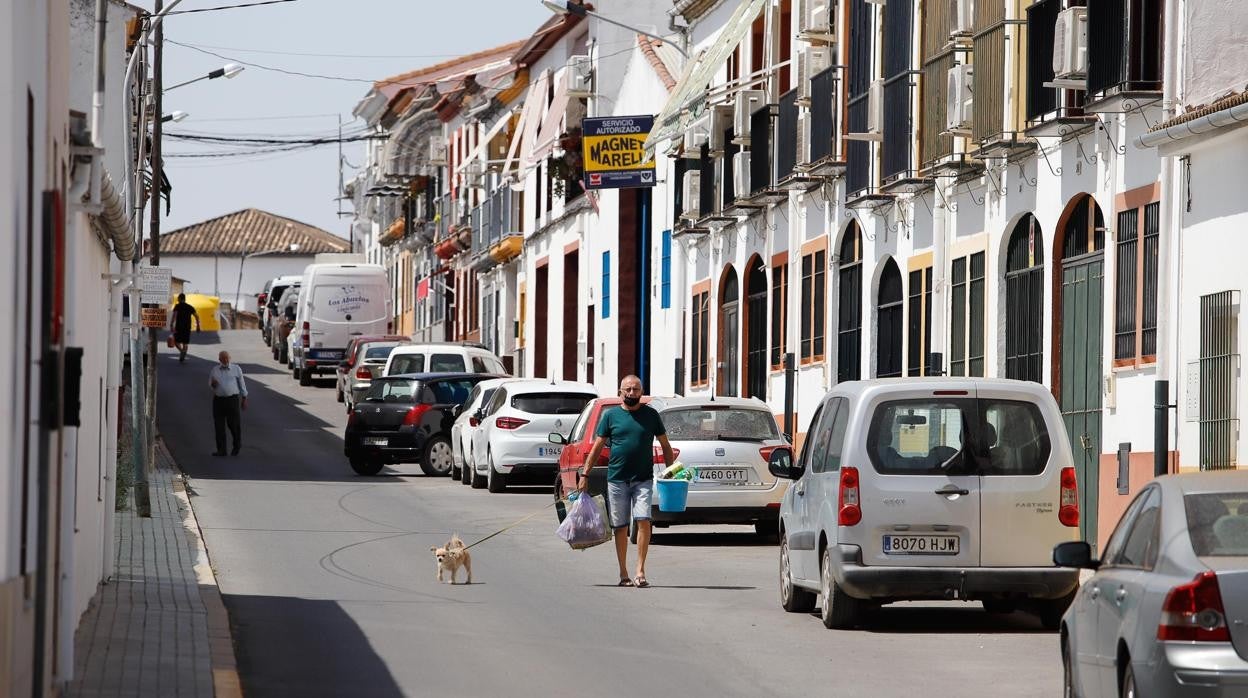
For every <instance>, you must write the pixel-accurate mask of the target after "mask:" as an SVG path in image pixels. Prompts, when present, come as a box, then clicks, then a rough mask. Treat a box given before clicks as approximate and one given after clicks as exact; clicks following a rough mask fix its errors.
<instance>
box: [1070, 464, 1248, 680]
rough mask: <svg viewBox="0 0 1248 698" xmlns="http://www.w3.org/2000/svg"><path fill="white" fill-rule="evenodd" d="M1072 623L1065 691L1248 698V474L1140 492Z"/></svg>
mask: <svg viewBox="0 0 1248 698" xmlns="http://www.w3.org/2000/svg"><path fill="white" fill-rule="evenodd" d="M1053 561H1054V562H1056V563H1057V564H1059V565H1066V566H1069V567H1077V568H1084V569H1090V570H1095V572H1096V573H1095V574H1094V575H1092V578H1091V579H1089V580H1088V581H1087V582H1085V583H1084V585H1083V588H1082V590H1081V591H1080V593H1079V594H1078V596H1076V598H1075V601H1074V603H1072V604H1071V607H1070V610H1068V611H1067V612H1066V616H1065V617H1064V618H1063V619H1062V634H1061V638H1062V644H1061V647H1062V664H1063V669H1064V671H1063V674H1064V677H1065V686H1066V695H1068V696H1084V698H1093V697H1095V696H1134V695H1136V687H1137V686H1140V687H1143V692H1144V693H1145V694H1146V695H1150V696H1152V695H1155V696H1194V695H1200V696H1227V697H1229V696H1244V695H1248V471H1242V470H1240V471H1224V472H1201V473H1184V474H1180V475H1166V476H1163V477H1159V478H1157V479H1156V480H1153V481H1152V482H1151V483H1149V484H1148V485H1146V486H1145V487H1144V488H1143V489H1141V490H1140V492H1139V494H1137V495H1136V497H1135V499H1134V500H1133V501H1132V503H1131V504H1130V505H1129V506H1128V507H1127V510H1126V512H1125V513H1124V514H1123V515H1122V518H1121V519H1120V520H1119V521H1118V525H1117V526H1116V527H1115V528H1114V532H1113V534H1111V535H1110V537H1109V542H1108V543H1107V544H1106V545H1105V551H1104V555H1103V556H1102V557H1101V559H1100V560H1095V559H1093V558H1092V549H1091V546H1089V545H1088V544H1087V543H1084V542H1073V543H1062V544H1061V545H1058V546H1057V547H1056V548H1055V549H1054V551H1053Z"/></svg>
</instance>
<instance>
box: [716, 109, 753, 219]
mask: <svg viewBox="0 0 1248 698" xmlns="http://www.w3.org/2000/svg"><path fill="white" fill-rule="evenodd" d="M734 135H735V134H734V133H733V132H732V129H731V128H726V129H724V156H723V157H722V158H720V162H721V165H720V169H721V171H722V172H723V173H724V176H723V178H722V179H721V180H720V185H721V187H722V189H721V191H723V198H722V199H720V200H721V201H722V202H723V207H722V208H721V210H723V209H726V208H728V207H729V206H732V202H733V201H736V200H737V183H736V180H734V179H733V176H732V161H733V156H734V155H736V154H737V153H739V152H741V146H740V145H737V144H736V143H733V142H732V139H733V136H734ZM741 193H742V194H748V193H749V192H741Z"/></svg>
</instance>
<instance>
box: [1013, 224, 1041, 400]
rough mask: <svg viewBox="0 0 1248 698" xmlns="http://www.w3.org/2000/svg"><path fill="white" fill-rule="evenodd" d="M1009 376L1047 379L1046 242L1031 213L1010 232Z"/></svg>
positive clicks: (1025, 378) (1024, 378)
mask: <svg viewBox="0 0 1248 698" xmlns="http://www.w3.org/2000/svg"><path fill="white" fill-rule="evenodd" d="M1005 302H1006V309H1005V377H1006V378H1014V379H1017V380H1027V381H1035V382H1037V383H1039V382H1041V381H1042V380H1043V378H1044V365H1043V361H1044V329H1043V324H1042V322H1043V319H1044V241H1043V239H1042V236H1041V234H1040V224H1039V222H1037V221H1036V217H1035V216H1033V215H1031V214H1030V213H1028V214H1027V215H1025V216H1023V218H1022V219H1021V220H1019V221H1018V223H1017V224H1016V225H1015V226H1014V230H1013V232H1011V233H1010V242H1009V247H1008V248H1006V259H1005Z"/></svg>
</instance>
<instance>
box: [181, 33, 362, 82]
mask: <svg viewBox="0 0 1248 698" xmlns="http://www.w3.org/2000/svg"><path fill="white" fill-rule="evenodd" d="M165 43H167V44H173V45H175V46H181V47H182V48H189V49H191V50H192V51H199V52H200V53H206V54H208V55H209V56H215V57H216V58H220V59H221V60H223V61H231V62H234V63H241V64H243V65H245V66H247V67H249V68H258V69H260V70H269V71H272V72H274V73H283V74H285V75H294V76H297V77H303V78H318V79H320V80H338V81H340V82H363V83H367V84H369V85H371V84H373V83H374V82H377V81H376V80H369V79H366V78H348V77H343V76H341V75H321V74H318V73H304V72H301V71H298V70H287V69H285V68H274V67H273V66H269V65H261V64H259V63H250V62H248V61H244V60H243V59H241V58H234V57H231V56H223V55H221V54H220V53H216V52H213V51H209V50H208V49H203V48H198V47H195V46H191V45H190V44H184V43H182V42H180V41H174V40H173V39H165Z"/></svg>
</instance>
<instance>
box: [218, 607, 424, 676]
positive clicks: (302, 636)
mask: <svg viewBox="0 0 1248 698" xmlns="http://www.w3.org/2000/svg"><path fill="white" fill-rule="evenodd" d="M224 600H225V605H226V607H227V608H228V609H229V612H230V619H231V622H232V624H233V626H234V637H235V645H236V647H235V653H236V655H237V657H238V670H239V675H240V677H241V679H242V683H243V693H244V695H247V696H377V697H379V698H389V697H390V696H402V695H403V692H402V691H401V690H400V689H399V686H398V684H397V683H396V682H395V680H394V677H393V676H392V675H391V674H390V671H389V669H387V668H386V664H385V662H384V661H382V659H381V657H379V656H377V654H376V652H374V651H373V648H372V645H371V644H370V643H369V639H368V637H367V636H366V635H365V634H364V632H363V631H362V630H361V629H360V627H359V625H357V624H356V622H355V621H354V620H352V619H351V617H350V616H349V615H348V614H347V613H346V612H345V611H343V610H342V608H341V607H340V606H339V605H338V603H337V602H334V601H313V600H309V599H297V598H289V597H281V596H238V595H231V594H226V595H225V596H224Z"/></svg>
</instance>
